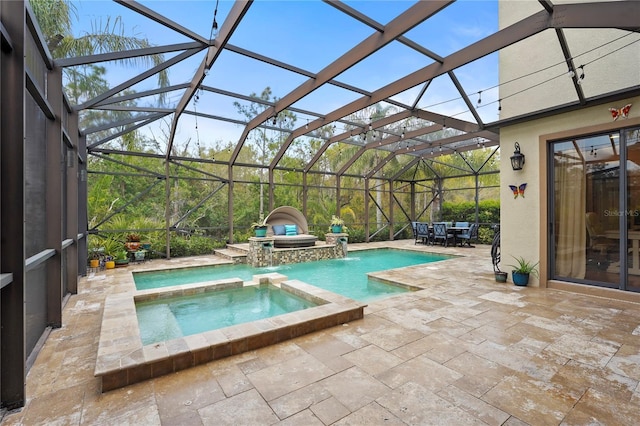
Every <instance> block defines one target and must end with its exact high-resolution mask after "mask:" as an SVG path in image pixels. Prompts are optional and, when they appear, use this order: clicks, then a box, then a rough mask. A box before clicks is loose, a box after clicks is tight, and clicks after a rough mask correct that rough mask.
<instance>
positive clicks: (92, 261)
mask: <svg viewBox="0 0 640 426" xmlns="http://www.w3.org/2000/svg"><path fill="white" fill-rule="evenodd" d="M101 243H102V241H101V240H100V239H98V237H96V236H92V237H91V238H90V239H89V250H88V251H89V253H88V258H89V267H90V268H99V267H100V259H101V258H103V257H104V247H103V246H102V244H101Z"/></svg>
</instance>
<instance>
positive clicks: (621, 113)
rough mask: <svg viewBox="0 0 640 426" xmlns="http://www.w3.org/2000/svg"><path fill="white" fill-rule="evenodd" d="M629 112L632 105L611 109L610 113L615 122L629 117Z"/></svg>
mask: <svg viewBox="0 0 640 426" xmlns="http://www.w3.org/2000/svg"><path fill="white" fill-rule="evenodd" d="M629 111H631V104H626V105H625V106H623V107H622V108H609V112H610V113H611V117H613V121H616V120H617V119H618V118H620V117H622V118H627V117H629Z"/></svg>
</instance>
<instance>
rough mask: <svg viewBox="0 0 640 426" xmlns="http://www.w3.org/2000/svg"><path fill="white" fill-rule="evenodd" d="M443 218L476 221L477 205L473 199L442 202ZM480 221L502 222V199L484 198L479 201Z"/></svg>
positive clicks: (456, 220)
mask: <svg viewBox="0 0 640 426" xmlns="http://www.w3.org/2000/svg"><path fill="white" fill-rule="evenodd" d="M442 220H443V221H452V222H475V221H476V205H475V202H473V201H464V202H459V203H451V202H444V203H442ZM478 222H479V223H500V201H499V200H483V201H480V202H479V203H478Z"/></svg>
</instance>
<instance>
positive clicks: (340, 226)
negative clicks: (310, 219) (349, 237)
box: [329, 215, 346, 234]
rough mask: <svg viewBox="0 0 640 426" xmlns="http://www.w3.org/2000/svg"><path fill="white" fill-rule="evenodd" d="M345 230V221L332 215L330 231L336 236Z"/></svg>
mask: <svg viewBox="0 0 640 426" xmlns="http://www.w3.org/2000/svg"><path fill="white" fill-rule="evenodd" d="M345 230H346V227H345V226H344V220H342V219H341V218H340V217H338V216H336V215H332V216H331V225H329V231H331V232H333V233H334V234H340V233H342V232H343V231H345Z"/></svg>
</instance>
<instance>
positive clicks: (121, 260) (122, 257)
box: [115, 250, 129, 267]
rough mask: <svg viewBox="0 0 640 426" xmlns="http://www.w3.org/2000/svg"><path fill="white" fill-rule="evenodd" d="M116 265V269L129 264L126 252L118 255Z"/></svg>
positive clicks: (122, 251) (121, 251)
mask: <svg viewBox="0 0 640 426" xmlns="http://www.w3.org/2000/svg"><path fill="white" fill-rule="evenodd" d="M115 264H116V265H115V266H116V267H123V266H127V265H128V264H129V258H128V257H127V252H126V251H125V250H120V251H118V252H117V253H116V256H115Z"/></svg>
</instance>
